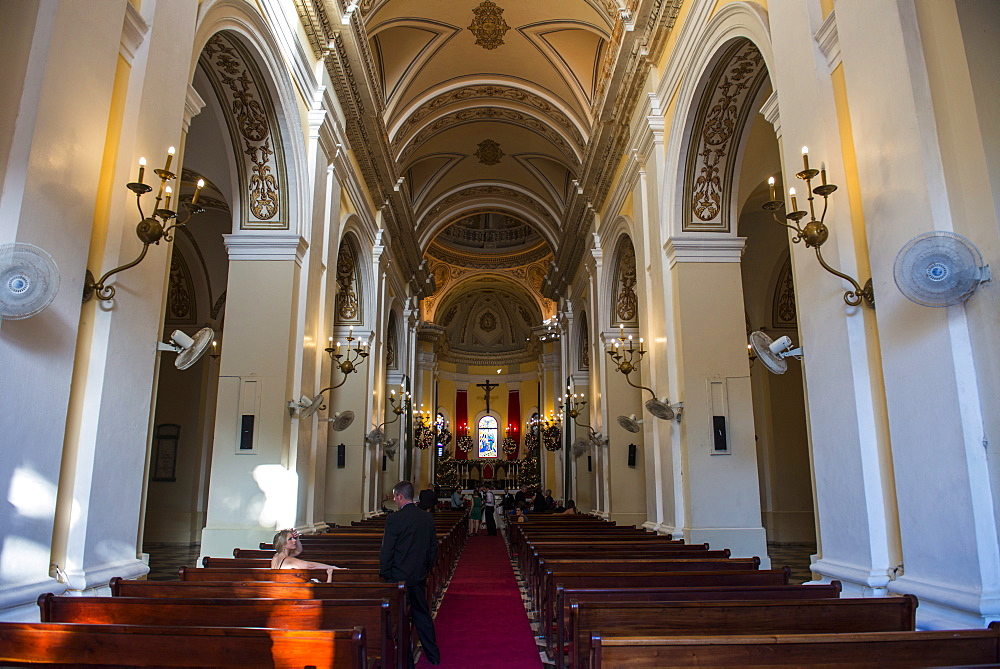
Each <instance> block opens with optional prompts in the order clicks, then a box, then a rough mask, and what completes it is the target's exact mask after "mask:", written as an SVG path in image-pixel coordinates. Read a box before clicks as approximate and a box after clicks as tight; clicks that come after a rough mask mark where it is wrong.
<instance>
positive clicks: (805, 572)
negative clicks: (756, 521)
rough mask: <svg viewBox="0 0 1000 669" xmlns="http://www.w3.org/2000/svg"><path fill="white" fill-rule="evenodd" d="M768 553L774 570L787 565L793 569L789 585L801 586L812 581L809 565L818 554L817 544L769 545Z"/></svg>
mask: <svg viewBox="0 0 1000 669" xmlns="http://www.w3.org/2000/svg"><path fill="white" fill-rule="evenodd" d="M767 552H768V555H770V556H771V568H772V569H778V568H780V567H784V566H785V565H787V566H789V567H791V568H792V575H791V578H789V580H788V582H789V583H793V584H799V583H805V582H806V581H811V580H812V572H810V571H809V563H810V561H811V556H812V555H813V554H814V553H815V552H816V545H815V544H768V545H767Z"/></svg>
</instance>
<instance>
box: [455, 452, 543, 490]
mask: <svg viewBox="0 0 1000 669" xmlns="http://www.w3.org/2000/svg"><path fill="white" fill-rule="evenodd" d="M455 466H456V470H457V472H456V473H457V474H458V485H459V487H460V488H465V489H468V488H472V487H479V486H481V485H485V486H487V487H489V488H491V489H495V490H504V489H507V490H510V489H515V488H519V487H521V486H522V485H536V484H537V481H528V480H526V479H527V478H529V476H530V472H531V471H534V468H526V467H525V461H524V460H486V459H482V460H459V461H457V462H456V463H455ZM532 478H535V477H532Z"/></svg>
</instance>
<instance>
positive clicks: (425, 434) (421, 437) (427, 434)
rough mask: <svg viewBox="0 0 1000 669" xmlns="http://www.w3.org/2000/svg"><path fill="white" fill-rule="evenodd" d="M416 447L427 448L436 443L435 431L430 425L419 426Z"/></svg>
mask: <svg viewBox="0 0 1000 669" xmlns="http://www.w3.org/2000/svg"><path fill="white" fill-rule="evenodd" d="M416 437H417V439H416V447H417V448H419V449H420V450H422V451H423V450H427V449H428V448H430V447H431V445H432V444H433V443H434V432H433V431H432V430H431V429H430V428H429V427H424V426H422V425H421V426H419V427H417V434H416Z"/></svg>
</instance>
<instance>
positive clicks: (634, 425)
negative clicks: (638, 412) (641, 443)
mask: <svg viewBox="0 0 1000 669" xmlns="http://www.w3.org/2000/svg"><path fill="white" fill-rule="evenodd" d="M618 424H619V425H621V426H622V427H623V428H625V429H626V430H628V431H629V432H638V431H639V430H641V429H642V428H641V427H640V425H641V424H642V419H641V418H640V419H637V418H636V417H635V414H632V415H631V416H618Z"/></svg>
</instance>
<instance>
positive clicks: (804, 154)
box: [802, 146, 809, 170]
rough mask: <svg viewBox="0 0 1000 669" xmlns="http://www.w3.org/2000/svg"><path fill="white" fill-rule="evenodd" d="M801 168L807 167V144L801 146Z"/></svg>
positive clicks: (806, 168) (805, 168)
mask: <svg viewBox="0 0 1000 669" xmlns="http://www.w3.org/2000/svg"><path fill="white" fill-rule="evenodd" d="M802 169H803V170H808V169H809V147H808V146H803V147H802Z"/></svg>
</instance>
